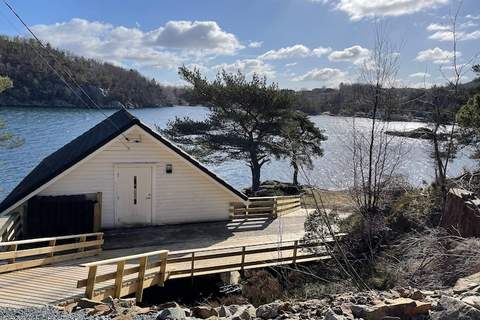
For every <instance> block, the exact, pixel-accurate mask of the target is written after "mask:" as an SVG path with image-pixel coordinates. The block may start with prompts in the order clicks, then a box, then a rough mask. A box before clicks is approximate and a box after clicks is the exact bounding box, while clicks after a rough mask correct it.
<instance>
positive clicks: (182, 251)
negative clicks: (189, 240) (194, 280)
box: [169, 233, 347, 256]
mask: <svg viewBox="0 0 480 320" xmlns="http://www.w3.org/2000/svg"><path fill="white" fill-rule="evenodd" d="M346 235H347V233H337V234H335V237H337V238H343V237H345V236H346ZM311 240H312V239H309V241H311ZM313 240H318V243H319V244H322V243H331V242H334V241H335V240H334V239H333V238H331V237H327V238H326V239H320V238H319V239H313ZM295 241H298V240H286V241H282V242H279V241H272V242H262V243H255V244H249V245H246V246H247V247H261V246H269V245H278V244H280V243H282V244H284V243H294V242H295ZM243 247H245V246H238V245H236V246H224V247H214V248H201V249H187V250H177V251H170V252H169V255H170V256H173V255H177V254H189V253H192V252H208V251H219V250H233V249H239V248H243Z"/></svg>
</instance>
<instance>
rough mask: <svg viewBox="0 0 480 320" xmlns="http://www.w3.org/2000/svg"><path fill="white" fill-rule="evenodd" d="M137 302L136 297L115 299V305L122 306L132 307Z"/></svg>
mask: <svg viewBox="0 0 480 320" xmlns="http://www.w3.org/2000/svg"><path fill="white" fill-rule="evenodd" d="M136 304H137V302H136V300H135V298H130V299H115V300H113V305H114V306H120V307H122V308H131V307H133V306H135V305H136Z"/></svg>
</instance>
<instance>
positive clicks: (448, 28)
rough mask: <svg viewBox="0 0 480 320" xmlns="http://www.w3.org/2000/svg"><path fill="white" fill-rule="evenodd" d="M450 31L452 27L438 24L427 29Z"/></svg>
mask: <svg viewBox="0 0 480 320" xmlns="http://www.w3.org/2000/svg"><path fill="white" fill-rule="evenodd" d="M450 29H451V28H450V26H448V25H445V24H438V23H431V24H429V25H428V27H427V31H447V30H450Z"/></svg>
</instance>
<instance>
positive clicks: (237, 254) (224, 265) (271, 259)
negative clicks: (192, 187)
mask: <svg viewBox="0 0 480 320" xmlns="http://www.w3.org/2000/svg"><path fill="white" fill-rule="evenodd" d="M344 235H345V234H340V233H339V234H337V235H336V237H338V238H342V237H343V236H344ZM317 240H318V241H317ZM334 241H335V239H333V238H328V239H309V241H308V242H302V241H299V240H290V241H283V242H266V243H258V244H252V245H244V246H225V247H217V248H208V249H194V250H180V251H171V252H169V251H167V250H158V251H151V252H146V253H140V254H134V255H129V256H123V257H116V258H111V259H106V260H101V261H95V262H90V263H85V264H82V266H84V267H87V268H88V277H87V278H85V279H81V280H79V281H78V282H77V288H85V296H86V297H87V298H89V299H97V300H101V299H103V298H106V297H108V296H109V295H111V296H113V297H116V298H120V297H122V296H124V295H127V294H132V293H135V295H136V299H137V302H141V299H142V295H143V293H142V292H143V290H144V288H147V287H149V286H152V285H163V284H164V282H165V281H166V279H169V278H185V277H192V278H193V277H194V276H195V275H199V274H211V273H219V272H224V271H232V270H245V269H249V268H258V267H263V266H275V265H281V264H287V263H297V262H308V261H316V260H321V259H328V258H329V257H330V256H329V255H328V251H327V250H326V249H325V248H324V247H325V246H327V245H329V244H331V243H333V242H334ZM313 247H321V248H324V249H323V250H320V251H312V250H308V249H309V248H313ZM304 249H307V250H304ZM151 257H155V258H158V259H155V258H152V259H150V258H151ZM247 257H249V258H250V257H253V261H252V259H247ZM132 260H134V261H135V263H133V262H132V263H128V264H127V261H132ZM205 260H210V261H213V262H208V263H206V264H205V263H201V261H205ZM199 263H200V264H199ZM114 264H116V268H115V267H114V266H112V267H113V268H114V270H112V267H106V266H107V265H114ZM102 266H103V268H102V269H100V268H99V267H102ZM167 267H168V268H167ZM152 269H153V271H152ZM99 270H102V271H103V273H102V274H98V271H99ZM127 276H128V277H127ZM112 282H113V283H112ZM99 283H102V284H104V285H103V286H102V287H99V288H96V284H99Z"/></svg>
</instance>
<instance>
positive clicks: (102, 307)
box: [88, 304, 112, 316]
mask: <svg viewBox="0 0 480 320" xmlns="http://www.w3.org/2000/svg"><path fill="white" fill-rule="evenodd" d="M111 311H112V310H111V309H110V306H109V305H106V304H99V305H96V306H95V307H93V310H92V311H91V312H90V313H89V314H88V315H89V316H103V315H106V314H109V313H110V312H111Z"/></svg>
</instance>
